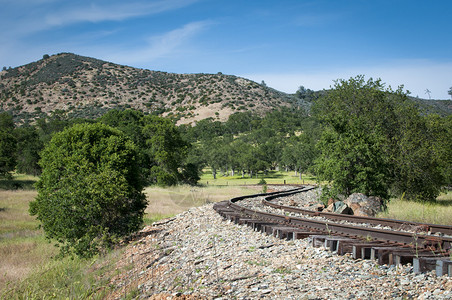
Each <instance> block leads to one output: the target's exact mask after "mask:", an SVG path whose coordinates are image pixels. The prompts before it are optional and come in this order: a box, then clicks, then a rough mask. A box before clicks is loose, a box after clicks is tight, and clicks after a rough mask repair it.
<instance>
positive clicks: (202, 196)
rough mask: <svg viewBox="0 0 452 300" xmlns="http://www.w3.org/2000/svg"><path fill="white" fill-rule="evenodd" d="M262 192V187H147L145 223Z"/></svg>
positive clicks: (145, 191)
mask: <svg viewBox="0 0 452 300" xmlns="http://www.w3.org/2000/svg"><path fill="white" fill-rule="evenodd" d="M259 192H262V187H260V186H257V187H242V186H238V185H231V186H221V185H220V186H213V185H209V186H204V187H193V186H189V185H182V186H175V187H166V188H163V187H147V188H146V189H145V190H144V193H145V194H146V198H147V199H148V207H147V208H146V211H145V212H146V215H145V221H146V223H147V224H150V223H152V222H153V221H155V220H158V219H162V218H166V217H171V216H174V215H175V214H178V213H181V212H183V211H186V210H188V209H189V208H191V207H196V206H200V205H204V204H206V203H212V202H218V201H222V200H228V199H231V198H234V197H237V196H242V195H251V194H256V193H259Z"/></svg>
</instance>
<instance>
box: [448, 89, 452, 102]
mask: <svg viewBox="0 0 452 300" xmlns="http://www.w3.org/2000/svg"><path fill="white" fill-rule="evenodd" d="M447 93H448V94H449V95H450V98H451V99H452V86H451V87H450V89H449V91H447Z"/></svg>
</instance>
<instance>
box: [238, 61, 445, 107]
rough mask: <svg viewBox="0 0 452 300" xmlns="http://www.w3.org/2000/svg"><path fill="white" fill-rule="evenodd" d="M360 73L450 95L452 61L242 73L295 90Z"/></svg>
mask: <svg viewBox="0 0 452 300" xmlns="http://www.w3.org/2000/svg"><path fill="white" fill-rule="evenodd" d="M360 74H363V75H365V76H366V78H370V77H372V78H374V79H376V78H381V80H382V81H383V82H385V83H386V85H387V86H389V85H390V86H391V87H392V88H393V89H396V88H397V87H398V86H400V85H404V89H405V90H409V91H410V92H411V96H414V97H416V96H419V97H420V98H425V99H428V95H427V94H426V93H425V90H426V89H429V90H430V91H431V97H432V99H450V96H449V95H448V94H447V91H448V90H449V88H450V87H451V86H452V78H451V77H450V75H451V74H452V62H446V63H437V62H431V61H427V60H413V61H398V62H392V63H388V64H384V65H378V66H366V67H359V66H355V67H350V68H347V69H336V68H333V69H330V70H325V69H323V70H320V71H317V72H315V71H306V72H299V73H260V74H252V73H251V74H242V75H240V76H243V77H245V78H249V79H252V80H254V81H257V82H261V81H262V80H264V81H265V82H266V83H267V85H268V86H271V87H273V88H275V89H277V90H280V91H283V92H287V93H294V92H295V91H296V90H297V89H298V87H299V86H300V85H303V86H304V87H306V88H310V89H312V90H321V89H328V88H330V86H333V85H334V80H336V79H349V78H350V77H355V76H356V75H360Z"/></svg>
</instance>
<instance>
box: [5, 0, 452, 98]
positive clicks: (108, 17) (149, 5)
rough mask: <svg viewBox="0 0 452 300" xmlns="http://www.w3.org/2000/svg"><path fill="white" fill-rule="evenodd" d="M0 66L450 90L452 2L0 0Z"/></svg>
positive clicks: (418, 91)
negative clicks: (47, 58)
mask: <svg viewBox="0 0 452 300" xmlns="http://www.w3.org/2000/svg"><path fill="white" fill-rule="evenodd" d="M0 7H1V10H0V29H1V30H0V45H1V46H0V68H1V67H3V66H6V67H9V66H12V67H16V66H19V65H23V64H26V63H29V62H32V61H36V60H38V59H41V58H42V56H43V54H56V53H60V52H72V53H75V54H80V55H85V56H90V57H94V58H99V59H103V60H107V61H111V62H114V63H118V64H125V65H129V66H133V67H138V68H145V69H150V70H158V71H166V72H175V73H217V72H222V73H224V74H232V75H238V76H243V77H246V78H249V79H252V80H254V81H257V82H261V81H262V80H264V81H265V82H266V84H267V85H268V86H270V87H273V88H275V89H278V90H281V91H284V92H288V93H293V92H295V91H296V90H297V88H298V87H299V86H300V85H303V86H305V87H306V88H310V89H314V90H319V89H323V88H325V89H327V88H329V87H330V86H331V85H333V84H334V82H333V81H334V80H335V79H338V78H342V79H348V78H350V77H352V76H356V75H358V74H364V75H365V76H366V77H367V78H368V77H373V78H381V79H382V81H383V82H386V83H387V85H391V86H392V87H393V88H396V87H397V86H398V85H401V84H403V85H404V86H405V89H407V90H409V91H410V92H411V94H412V95H413V96H419V97H421V98H427V99H428V98H429V96H428V94H427V93H426V92H425V91H426V89H428V90H429V91H431V94H430V96H431V98H435V99H450V96H449V95H448V94H447V91H448V90H449V88H450V87H452V38H451V37H452V22H451V21H450V20H451V12H452V1H450V0H435V1H427V0H423V1H417V0H410V1H408V0H406V1H405V0H373V1H371V0H324V1H323V0H316V1H305V0H299V1H295V0H294V1H290V0H280V1H276V0H274V1H267V0H259V1H258V0H248V1H243V0H242V1H238V0H227V1H226V0H224V1H223V0H156V1H154V0H148V1H144V0H129V1H119V0H91V1H85V0H78V1H77V0H73V1H62V0H0Z"/></svg>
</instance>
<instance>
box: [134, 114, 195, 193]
mask: <svg viewBox="0 0 452 300" xmlns="http://www.w3.org/2000/svg"><path fill="white" fill-rule="evenodd" d="M143 123H144V127H143V129H142V134H143V138H144V139H145V143H146V153H147V155H148V157H149V159H150V165H149V168H150V175H149V177H150V181H151V182H152V183H157V184H159V185H174V184H177V183H178V182H179V181H181V180H182V179H183V178H184V176H183V175H182V173H181V172H180V168H182V169H185V168H186V166H185V165H184V163H185V159H186V158H187V156H188V150H189V148H190V144H188V143H187V142H186V141H185V140H184V139H182V136H181V134H180V132H179V130H178V129H177V127H176V125H174V124H173V122H172V121H171V120H169V119H165V118H162V117H157V116H146V117H144V119H143ZM190 168H191V169H190V172H186V173H185V174H186V175H188V174H193V172H192V171H193V168H192V167H190ZM189 181H193V180H192V179H190V180H189Z"/></svg>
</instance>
